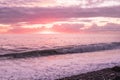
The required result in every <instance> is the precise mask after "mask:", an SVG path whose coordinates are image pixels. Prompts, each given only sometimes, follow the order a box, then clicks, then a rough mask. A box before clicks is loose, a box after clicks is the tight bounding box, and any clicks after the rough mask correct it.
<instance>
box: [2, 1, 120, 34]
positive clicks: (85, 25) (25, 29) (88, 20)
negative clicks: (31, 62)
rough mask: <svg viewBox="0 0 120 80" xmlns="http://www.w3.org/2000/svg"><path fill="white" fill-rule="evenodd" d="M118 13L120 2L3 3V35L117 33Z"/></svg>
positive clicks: (119, 28)
mask: <svg viewBox="0 0 120 80" xmlns="http://www.w3.org/2000/svg"><path fill="white" fill-rule="evenodd" d="M3 3H4V4H5V5H4V4H3ZM64 4H65V5H64ZM119 13H120V1H119V0H17V1H15V0H1V1H0V14H1V15H0V34H1V33H4V34H9V33H14V34H16V33H19V34H26V33H27V34H28V33H42V34H54V33H70V32H74V33H75V32H76V33H79V32H81V30H82V32H93V31H95V32H97V31H99V32H100V31H101V32H103V31H111V32H115V31H120V14H119ZM46 30H50V31H46ZM112 30H113V31H112Z"/></svg>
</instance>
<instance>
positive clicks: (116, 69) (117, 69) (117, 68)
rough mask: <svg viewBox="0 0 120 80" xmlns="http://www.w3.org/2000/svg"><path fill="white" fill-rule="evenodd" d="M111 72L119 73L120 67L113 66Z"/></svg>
mask: <svg viewBox="0 0 120 80" xmlns="http://www.w3.org/2000/svg"><path fill="white" fill-rule="evenodd" d="M111 70H113V71H115V72H120V67H119V66H115V67H113V68H112V69H111Z"/></svg>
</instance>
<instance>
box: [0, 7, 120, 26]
mask: <svg viewBox="0 0 120 80" xmlns="http://www.w3.org/2000/svg"><path fill="white" fill-rule="evenodd" d="M119 13H120V6H117V7H103V8H87V9H81V8H77V7H69V8H64V7H63V8H23V7H21V8H20V7H14V8H5V7H4V8H0V23H1V24H16V23H19V22H27V23H49V22H54V21H60V20H65V19H69V18H88V17H120V14H119Z"/></svg>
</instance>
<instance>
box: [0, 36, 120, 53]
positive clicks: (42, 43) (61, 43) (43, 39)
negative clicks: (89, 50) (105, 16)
mask: <svg viewBox="0 0 120 80" xmlns="http://www.w3.org/2000/svg"><path fill="white" fill-rule="evenodd" d="M110 42H120V36H119V34H76V35H75V34H73V35H72V34H66V35H62V34H45V35H44V34H30V35H28V34H26V35H22V34H21V35H19V34H14V35H12V34H11V35H10V34H9V35H7V34H3V35H0V54H7V53H16V52H24V51H31V50H43V49H54V48H59V47H66V46H77V45H87V44H97V43H110Z"/></svg>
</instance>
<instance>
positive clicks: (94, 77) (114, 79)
mask: <svg viewBox="0 0 120 80" xmlns="http://www.w3.org/2000/svg"><path fill="white" fill-rule="evenodd" d="M57 80H120V66H115V67H112V68H105V69H102V70H98V71H92V72H88V73H83V74H79V75H73V76H70V77H65V78H61V79H57Z"/></svg>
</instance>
